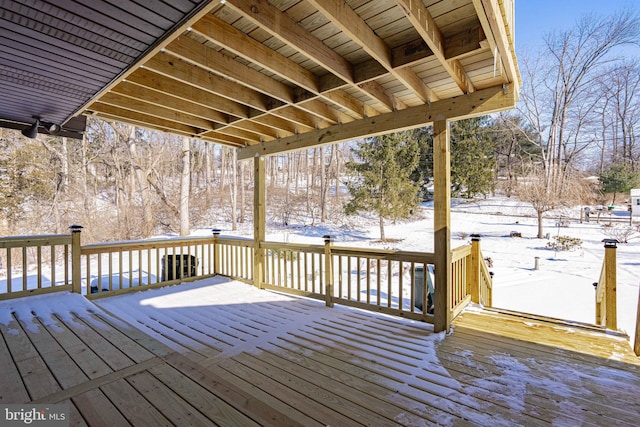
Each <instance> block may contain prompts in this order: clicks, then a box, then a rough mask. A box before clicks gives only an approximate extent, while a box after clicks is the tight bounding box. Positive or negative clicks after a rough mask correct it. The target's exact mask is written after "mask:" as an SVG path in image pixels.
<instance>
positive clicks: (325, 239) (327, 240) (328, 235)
mask: <svg viewBox="0 0 640 427" xmlns="http://www.w3.org/2000/svg"><path fill="white" fill-rule="evenodd" d="M322 238H323V239H324V242H325V243H331V242H333V238H332V237H331V235H330V234H325V235H324V236H322Z"/></svg>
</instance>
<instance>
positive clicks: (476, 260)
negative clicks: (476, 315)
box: [469, 234, 483, 304]
mask: <svg viewBox="0 0 640 427" xmlns="http://www.w3.org/2000/svg"><path fill="white" fill-rule="evenodd" d="M481 262H483V261H482V260H480V235H479V234H472V235H471V262H470V263H469V264H470V275H469V286H470V288H471V289H469V293H470V294H471V301H472V302H475V303H477V304H480V303H481V301H480V263H481Z"/></svg>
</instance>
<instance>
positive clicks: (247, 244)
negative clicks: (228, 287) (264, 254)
mask: <svg viewBox="0 0 640 427" xmlns="http://www.w3.org/2000/svg"><path fill="white" fill-rule="evenodd" d="M214 255H215V265H214V267H215V269H214V271H215V273H216V274H220V275H222V276H227V277H230V278H233V279H236V280H241V281H243V282H247V283H252V281H253V240H249V239H237V238H236V239H228V238H222V237H220V238H218V237H216V239H215V246H214Z"/></svg>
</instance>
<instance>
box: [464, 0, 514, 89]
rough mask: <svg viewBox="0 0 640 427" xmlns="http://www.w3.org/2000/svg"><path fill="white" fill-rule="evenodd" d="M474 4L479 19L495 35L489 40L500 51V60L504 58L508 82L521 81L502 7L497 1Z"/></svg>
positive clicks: (474, 1)
mask: <svg viewBox="0 0 640 427" xmlns="http://www.w3.org/2000/svg"><path fill="white" fill-rule="evenodd" d="M473 4H474V6H475V9H476V13H477V14H478V17H480V22H482V21H485V22H486V23H487V25H488V27H489V31H490V32H491V34H492V35H493V37H492V38H491V37H489V39H490V40H491V39H493V41H494V43H495V48H496V49H497V50H498V53H499V54H500V55H499V56H500V58H502V62H503V66H504V70H505V72H506V74H507V80H508V82H509V83H512V82H517V81H520V77H519V75H518V69H517V65H516V62H515V57H516V56H515V52H514V51H512V49H511V44H510V42H509V36H508V35H507V31H506V29H505V27H506V26H505V23H504V20H503V16H502V9H501V7H500V5H499V4H498V2H497V1H496V0H473ZM519 89H520V88H519V87H518V86H516V90H517V91H519Z"/></svg>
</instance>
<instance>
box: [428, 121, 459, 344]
mask: <svg viewBox="0 0 640 427" xmlns="http://www.w3.org/2000/svg"><path fill="white" fill-rule="evenodd" d="M449 137H450V135H449V124H448V123H447V121H446V119H445V118H444V117H440V118H437V119H436V120H434V122H433V180H434V189H433V212H434V213H433V224H434V227H433V228H434V245H433V247H434V254H435V263H434V265H435V277H434V281H435V290H434V294H435V295H434V320H433V328H434V331H435V332H441V331H445V332H447V333H448V332H449V327H450V326H451V296H452V289H451V286H452V280H451V279H452V274H451V167H450V158H451V154H450V151H449V144H450V141H449ZM425 274H426V272H425Z"/></svg>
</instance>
